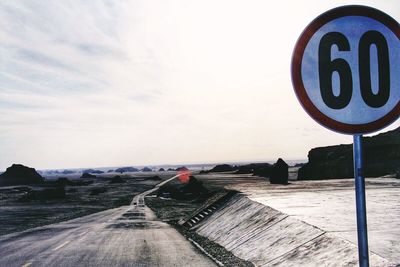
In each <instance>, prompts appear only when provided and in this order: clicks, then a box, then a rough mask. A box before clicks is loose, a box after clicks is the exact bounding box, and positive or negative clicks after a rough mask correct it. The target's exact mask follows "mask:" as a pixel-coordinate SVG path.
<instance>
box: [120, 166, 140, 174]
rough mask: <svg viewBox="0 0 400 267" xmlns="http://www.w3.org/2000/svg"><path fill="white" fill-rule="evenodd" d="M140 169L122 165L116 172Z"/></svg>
mask: <svg viewBox="0 0 400 267" xmlns="http://www.w3.org/2000/svg"><path fill="white" fill-rule="evenodd" d="M138 171H139V170H138V169H136V168H134V167H122V168H118V169H116V170H115V172H119V173H124V172H138Z"/></svg>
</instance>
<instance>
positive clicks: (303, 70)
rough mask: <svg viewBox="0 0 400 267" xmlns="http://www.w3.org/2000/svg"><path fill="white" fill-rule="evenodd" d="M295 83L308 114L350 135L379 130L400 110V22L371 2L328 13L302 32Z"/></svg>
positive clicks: (294, 68) (295, 60)
mask: <svg viewBox="0 0 400 267" xmlns="http://www.w3.org/2000/svg"><path fill="white" fill-rule="evenodd" d="M292 82H293V87H294V89H295V92H296V95H297V97H298V99H299V101H300V103H301V104H302V106H303V108H304V109H305V110H306V111H307V113H308V114H309V115H310V116H311V117H312V118H313V119H314V120H316V121H317V122H319V123H320V124H322V125H323V126H325V127H327V128H329V129H331V130H334V131H337V132H341V133H346V134H362V133H368V132H373V131H377V130H379V129H381V128H383V127H385V126H387V125H389V124H390V123H391V122H393V121H395V120H396V119H397V118H398V117H399V114H400V27H399V24H398V22H397V21H396V20H394V19H393V18H391V17H390V16H389V15H387V14H385V13H383V12H381V11H379V10H377V9H374V8H371V7H366V6H344V7H339V8H335V9H332V10H330V11H328V12H326V13H323V14H322V15H320V16H319V17H317V18H316V19H315V20H313V21H312V22H311V23H310V24H309V25H308V26H307V27H306V29H305V30H304V31H303V33H302V34H301V35H300V37H299V39H298V41H297V44H296V46H295V49H294V53H293V58H292Z"/></svg>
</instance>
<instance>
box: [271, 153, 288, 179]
mask: <svg viewBox="0 0 400 267" xmlns="http://www.w3.org/2000/svg"><path fill="white" fill-rule="evenodd" d="M288 178H289V165H287V164H286V162H285V161H283V159H281V158H279V159H278V161H277V162H276V163H275V164H274V165H273V166H272V168H271V174H270V178H269V182H270V183H271V184H288Z"/></svg>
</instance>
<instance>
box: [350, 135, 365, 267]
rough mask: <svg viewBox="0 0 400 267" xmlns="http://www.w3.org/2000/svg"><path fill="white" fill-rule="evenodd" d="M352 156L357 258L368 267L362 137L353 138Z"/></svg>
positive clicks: (361, 264)
mask: <svg viewBox="0 0 400 267" xmlns="http://www.w3.org/2000/svg"><path fill="white" fill-rule="evenodd" d="M353 156H354V178H355V185H356V212H357V237H358V258H359V261H360V266H362V267H368V266H369V257H368V234H367V208H366V201H365V181H364V175H363V158H362V135H354V136H353Z"/></svg>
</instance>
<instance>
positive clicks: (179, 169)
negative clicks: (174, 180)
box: [175, 166, 189, 172]
mask: <svg viewBox="0 0 400 267" xmlns="http://www.w3.org/2000/svg"><path fill="white" fill-rule="evenodd" d="M188 170H189V169H188V168H186V167H185V166H182V167H178V168H176V169H175V171H177V172H182V171H188Z"/></svg>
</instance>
